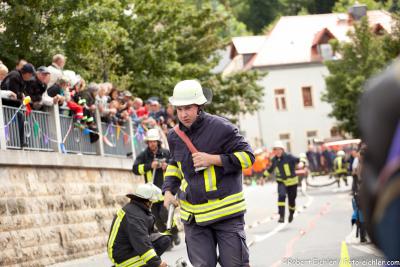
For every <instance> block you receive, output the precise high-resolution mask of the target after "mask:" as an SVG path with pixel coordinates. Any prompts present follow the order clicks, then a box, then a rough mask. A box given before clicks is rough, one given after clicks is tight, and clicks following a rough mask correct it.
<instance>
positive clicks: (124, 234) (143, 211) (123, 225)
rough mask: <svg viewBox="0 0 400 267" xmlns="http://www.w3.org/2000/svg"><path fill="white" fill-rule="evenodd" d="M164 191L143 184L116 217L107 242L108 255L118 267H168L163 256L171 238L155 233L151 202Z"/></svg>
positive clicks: (130, 196)
mask: <svg viewBox="0 0 400 267" xmlns="http://www.w3.org/2000/svg"><path fill="white" fill-rule="evenodd" d="M159 194H161V190H160V189H159V188H158V187H156V186H155V185H153V184H151V183H149V184H141V185H139V186H138V187H137V188H136V190H135V193H134V194H128V195H126V196H127V197H129V198H130V199H131V201H130V202H129V203H128V204H126V205H125V206H124V207H123V208H122V209H119V210H118V212H117V215H116V216H115V217H114V219H113V222H112V225H111V230H110V235H109V237H108V242H107V253H108V257H109V258H110V260H111V261H112V262H113V263H114V265H115V267H134V266H146V267H158V266H160V267H167V266H168V265H167V263H166V262H164V261H161V258H160V256H161V255H162V254H163V253H164V252H165V251H166V250H167V248H168V247H169V246H170V245H171V238H170V236H168V235H162V234H160V233H155V232H154V221H155V219H154V216H153V215H152V214H151V211H150V206H151V201H154V200H157V199H158V195H159Z"/></svg>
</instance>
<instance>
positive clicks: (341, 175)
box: [333, 150, 348, 187]
mask: <svg viewBox="0 0 400 267" xmlns="http://www.w3.org/2000/svg"><path fill="white" fill-rule="evenodd" d="M345 156H346V153H345V152H344V151H343V150H340V151H338V152H337V157H336V158H335V160H334V161H333V170H334V171H335V178H336V182H337V185H338V187H340V179H343V181H344V183H345V184H346V186H347V173H348V167H347V165H348V164H347V162H346V160H345Z"/></svg>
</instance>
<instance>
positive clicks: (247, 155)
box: [163, 112, 254, 225]
mask: <svg viewBox="0 0 400 267" xmlns="http://www.w3.org/2000/svg"><path fill="white" fill-rule="evenodd" d="M180 128H181V130H182V131H184V132H185V133H186V135H187V136H188V137H189V138H190V140H191V141H192V143H193V145H194V146H195V147H196V148H197V149H198V150H199V151H201V152H206V153H209V154H214V155H221V160H222V165H223V166H222V167H219V166H210V167H208V168H207V169H205V170H203V171H199V172H195V168H194V166H193V160H192V154H191V153H190V151H189V149H188V148H187V147H186V145H185V143H183V141H182V140H181V139H180V138H179V137H178V135H177V134H176V133H175V132H174V131H170V132H169V134H168V143H169V147H170V149H171V161H170V163H169V165H168V168H167V171H166V172H165V182H164V185H163V192H165V191H166V190H169V191H171V192H172V193H173V194H176V193H177V194H178V198H179V200H180V203H181V219H182V221H183V222H184V223H185V222H186V223H187V222H189V221H191V220H192V219H194V220H195V221H196V223H197V224H199V225H208V224H211V223H213V222H216V221H220V220H223V219H226V218H228V217H234V216H239V215H240V214H244V212H245V210H246V206H245V201H244V197H243V192H242V176H243V175H242V170H243V169H246V168H249V167H251V166H252V164H253V162H254V155H253V152H252V149H251V147H250V146H249V144H248V143H247V142H246V141H245V140H244V138H243V136H242V135H240V134H239V131H238V129H237V128H236V127H235V126H234V125H232V124H231V123H230V122H229V121H228V120H226V119H224V118H221V117H218V116H214V115H210V114H208V113H205V112H201V113H200V115H199V117H198V118H197V120H196V121H195V122H194V123H193V124H192V126H191V128H190V129H187V128H186V127H184V126H183V125H181V124H180Z"/></svg>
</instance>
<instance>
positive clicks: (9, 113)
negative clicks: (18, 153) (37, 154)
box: [3, 106, 54, 151]
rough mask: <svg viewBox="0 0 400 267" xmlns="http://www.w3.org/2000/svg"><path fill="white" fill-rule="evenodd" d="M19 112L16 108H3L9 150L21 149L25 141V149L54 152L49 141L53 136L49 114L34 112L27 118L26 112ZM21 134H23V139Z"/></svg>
mask: <svg viewBox="0 0 400 267" xmlns="http://www.w3.org/2000/svg"><path fill="white" fill-rule="evenodd" d="M17 110H18V108H15V107H9V106H3V114H4V122H5V125H7V126H4V127H5V128H4V131H5V132H6V143H7V148H14V149H15V148H20V147H21V145H22V144H21V141H22V140H23V142H24V148H25V149H30V150H38V151H54V150H53V148H52V147H51V144H50V141H49V139H51V136H52V134H51V132H50V127H49V113H48V112H43V111H34V110H33V111H32V112H31V114H30V115H29V116H25V113H26V111H25V110H22V109H21V110H19V111H18V112H17ZM22 129H23V131H21V130H22ZM20 134H21V135H22V134H23V137H22V138H20ZM21 139H22V140H21Z"/></svg>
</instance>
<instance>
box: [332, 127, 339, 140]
mask: <svg viewBox="0 0 400 267" xmlns="http://www.w3.org/2000/svg"><path fill="white" fill-rule="evenodd" d="M331 137H339V129H338V127H336V126H335V127H332V128H331Z"/></svg>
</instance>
